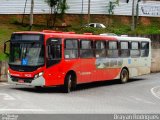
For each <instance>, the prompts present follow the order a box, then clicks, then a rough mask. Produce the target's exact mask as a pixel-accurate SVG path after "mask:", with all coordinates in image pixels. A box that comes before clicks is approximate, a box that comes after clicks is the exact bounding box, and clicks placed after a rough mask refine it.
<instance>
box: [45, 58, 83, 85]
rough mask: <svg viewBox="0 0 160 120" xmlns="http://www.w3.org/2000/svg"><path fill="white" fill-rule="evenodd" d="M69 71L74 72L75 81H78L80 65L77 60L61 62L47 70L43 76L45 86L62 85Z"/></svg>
mask: <svg viewBox="0 0 160 120" xmlns="http://www.w3.org/2000/svg"><path fill="white" fill-rule="evenodd" d="M69 71H74V72H75V73H76V76H77V79H80V75H79V71H80V64H79V60H78V59H75V60H69V59H68V60H62V61H61V62H60V63H58V64H56V65H53V66H51V67H49V68H47V69H46V70H45V74H44V78H45V80H46V86H57V85H63V84H64V80H65V76H66V74H67V73H68V72H69Z"/></svg>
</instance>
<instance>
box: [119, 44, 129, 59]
mask: <svg viewBox="0 0 160 120" xmlns="http://www.w3.org/2000/svg"><path fill="white" fill-rule="evenodd" d="M119 53H120V56H121V57H129V56H130V50H129V42H123V41H122V42H120V51H119Z"/></svg>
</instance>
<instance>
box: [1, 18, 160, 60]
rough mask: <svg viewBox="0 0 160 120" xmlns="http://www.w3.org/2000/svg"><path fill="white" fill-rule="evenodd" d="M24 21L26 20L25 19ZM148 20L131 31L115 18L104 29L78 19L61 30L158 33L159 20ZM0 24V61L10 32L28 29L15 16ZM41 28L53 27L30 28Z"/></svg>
mask: <svg viewBox="0 0 160 120" xmlns="http://www.w3.org/2000/svg"><path fill="white" fill-rule="evenodd" d="M26 18H27V17H26ZM91 18H92V21H94V20H95V19H94V18H93V17H92V16H91ZM25 21H27V20H26V19H25ZM150 21H151V24H148V25H145V24H139V25H138V27H137V28H136V30H135V31H133V32H132V31H131V29H130V24H126V23H124V22H122V21H119V20H117V19H116V18H113V19H112V23H111V25H109V26H108V27H107V28H106V29H98V28H89V27H82V26H80V24H79V22H78V21H74V22H73V23H72V24H71V27H67V28H64V29H62V30H63V31H75V32H76V33H86V32H87V33H88V32H90V33H93V34H101V33H115V34H118V35H121V34H130V35H133V34H136V35H137V34H143V35H144V34H160V29H159V28H160V24H159V20H158V19H155V18H153V19H152V18H151V20H150ZM25 23H26V22H25ZM61 23H62V21H61V20H60V19H58V20H57V22H56V25H61ZM69 24H70V23H69ZM0 26H1V29H0V61H2V60H6V59H7V58H8V57H7V56H6V55H4V54H3V43H4V42H5V41H7V40H9V39H10V36H11V34H12V32H16V31H27V30H29V27H28V25H27V24H26V25H25V24H24V25H23V26H22V25H21V19H19V18H17V17H11V18H10V19H5V17H4V18H2V19H1V23H0ZM43 29H53V28H47V27H46V25H45V24H34V25H33V29H32V30H33V31H41V30H43ZM155 36H159V35H155ZM149 37H150V36H149ZM156 39H159V37H157V38H156ZM156 39H153V40H156ZM156 42H157V41H156ZM156 46H157V45H156ZM156 48H157V47H156ZM159 48H160V47H159Z"/></svg>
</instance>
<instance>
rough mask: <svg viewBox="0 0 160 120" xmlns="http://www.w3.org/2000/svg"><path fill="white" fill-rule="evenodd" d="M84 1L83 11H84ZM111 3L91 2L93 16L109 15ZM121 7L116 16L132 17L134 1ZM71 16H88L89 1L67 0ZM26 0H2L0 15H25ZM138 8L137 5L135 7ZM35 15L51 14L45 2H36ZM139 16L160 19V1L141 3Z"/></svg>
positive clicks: (29, 0)
mask: <svg viewBox="0 0 160 120" xmlns="http://www.w3.org/2000/svg"><path fill="white" fill-rule="evenodd" d="M82 1H83V11H82ZM109 1H113V0H91V14H108V8H109V7H107V6H108V5H109V4H108V2H109ZM120 1H121V2H120V3H119V6H116V7H115V10H114V14H115V15H127V16H131V13H132V0H130V1H129V3H125V0H120ZM30 2H31V0H28V2H27V9H26V13H27V14H28V13H29V12H30ZM67 4H68V6H69V9H68V10H67V13H69V14H81V13H83V14H87V12H88V0H67ZM24 5H25V0H0V14H23V11H24ZM135 6H136V5H135ZM34 13H35V14H44V13H49V7H48V5H47V4H46V3H45V2H44V0H35V9H34ZM139 15H140V16H149V17H160V1H152V2H140V4H139Z"/></svg>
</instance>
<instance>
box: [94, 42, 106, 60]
mask: <svg viewBox="0 0 160 120" xmlns="http://www.w3.org/2000/svg"><path fill="white" fill-rule="evenodd" d="M95 53H96V58H103V57H106V42H105V41H96V42H95Z"/></svg>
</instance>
